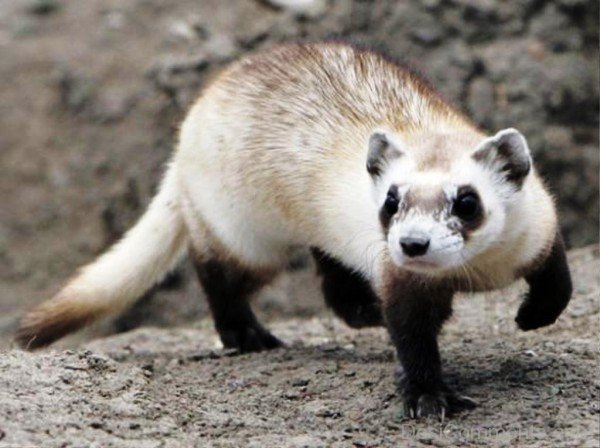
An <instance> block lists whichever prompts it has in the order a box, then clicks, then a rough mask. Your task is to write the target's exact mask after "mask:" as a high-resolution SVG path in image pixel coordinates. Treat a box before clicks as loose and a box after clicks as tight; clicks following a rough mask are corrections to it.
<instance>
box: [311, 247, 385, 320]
mask: <svg viewBox="0 0 600 448" xmlns="http://www.w3.org/2000/svg"><path fill="white" fill-rule="evenodd" d="M312 254H313V257H314V258H315V262H316V263H317V271H318V273H319V275H321V277H322V278H323V280H322V283H321V288H322V290H323V295H324V297H325V303H327V305H328V306H329V307H330V308H331V309H332V310H333V311H334V312H335V314H337V315H338V316H339V317H340V318H342V319H343V320H344V321H345V322H346V323H347V324H348V325H349V326H351V327H352V328H363V327H373V326H378V325H383V317H382V315H381V307H380V304H379V299H378V298H377V296H376V295H375V293H374V292H373V289H372V288H371V285H370V284H369V282H367V281H366V280H365V279H364V278H363V277H362V276H361V275H360V274H358V273H356V272H352V271H351V270H350V269H348V268H347V267H345V266H344V265H342V264H341V263H340V262H339V261H337V260H336V259H334V258H332V257H330V256H329V255H327V254H326V253H324V252H322V251H320V250H319V249H314V248H313V249H312Z"/></svg>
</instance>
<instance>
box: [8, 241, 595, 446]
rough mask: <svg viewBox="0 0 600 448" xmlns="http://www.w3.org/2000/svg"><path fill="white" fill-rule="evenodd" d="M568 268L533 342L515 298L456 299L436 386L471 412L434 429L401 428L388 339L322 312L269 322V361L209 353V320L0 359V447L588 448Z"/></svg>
mask: <svg viewBox="0 0 600 448" xmlns="http://www.w3.org/2000/svg"><path fill="white" fill-rule="evenodd" d="M570 259H571V263H572V266H573V271H574V282H575V287H576V293H575V296H574V298H573V301H572V303H571V305H570V306H569V308H568V309H567V311H566V312H565V313H564V315H563V316H562V317H561V318H560V319H559V321H558V322H557V323H556V324H555V325H554V326H552V327H549V328H546V329H544V330H541V331H537V332H533V333H522V332H518V331H517V330H516V328H515V325H514V323H513V318H514V315H515V312H516V309H517V306H518V302H519V293H520V292H521V291H522V286H523V285H517V286H515V287H513V288H511V289H508V290H505V291H501V292H498V293H494V294H489V295H474V296H469V297H460V298H458V300H457V301H456V309H455V317H453V319H452V320H451V322H450V323H449V324H448V325H447V326H446V328H445V329H444V332H443V335H442V337H441V345H442V351H443V357H444V359H445V366H446V375H447V378H448V380H449V383H450V384H451V385H452V386H453V387H455V388H456V389H458V390H460V391H462V392H463V393H464V394H466V395H469V396H471V397H472V398H474V399H475V400H476V401H477V402H478V403H479V406H478V407H477V409H475V410H474V411H471V412H469V413H464V414H460V415H457V416H455V417H454V418H452V419H448V420H446V421H444V422H443V423H442V422H439V421H435V420H428V421H427V420H426V421H419V422H414V421H406V420H405V419H404V418H403V416H402V413H401V411H400V398H399V395H398V394H397V393H396V391H395V388H394V381H393V370H394V353H393V349H392V347H391V345H390V343H389V341H388V338H387V335H386V333H385V331H384V330H383V329H371V330H362V331H354V330H349V329H347V328H346V327H344V325H343V324H341V323H340V322H339V321H337V320H336V319H334V318H333V317H331V316H329V315H328V314H327V313H324V314H322V315H321V316H320V317H314V318H310V319H298V318H294V319H287V320H275V321H273V322H271V323H270V327H271V328H272V330H273V331H274V333H275V334H277V335H278V336H280V337H281V338H283V339H284V340H285V341H286V342H287V344H288V346H287V347H285V348H282V349H278V350H274V351H272V352H268V353H259V354H251V355H238V354H236V353H235V352H231V351H223V350H221V349H219V345H218V341H217V338H216V334H215V332H214V331H213V330H212V327H211V325H212V324H211V322H210V320H202V321H200V322H198V323H197V324H196V325H194V326H192V327H186V328H173V329H157V328H141V329H137V330H134V331H132V332H129V333H124V334H121V335H118V336H112V337H108V338H105V339H99V340H95V341H91V342H88V343H84V344H83V345H82V346H80V347H79V348H77V349H75V350H67V351H60V350H59V351H52V350H51V351H47V352H39V353H34V354H32V353H26V352H22V351H19V350H9V351H7V352H4V353H3V354H2V356H1V358H0V438H1V439H0V447H17V446H19V447H20V446H40V447H41V446H43V447H47V446H57V447H58V446H65V447H66V446H98V447H109V446H114V447H128V446H129V447H178V446H223V447H240V446H252V447H261V448H262V447H320V446H323V447H326V446H327V447H329V446H340V447H346V446H350V447H352V446H354V447H387V446H410V447H412V446H414V447H423V446H494V447H502V446H506V447H514V446H519V447H550V446H552V447H597V446H598V440H599V437H600V401H599V400H600V375H599V371H600V370H599V369H598V367H599V365H598V364H599V363H598V359H599V355H600V353H599V344H598V338H597V336H598V332H599V330H600V321H599V319H600V279H599V274H598V273H599V272H600V259H599V254H598V250H597V248H588V249H581V250H578V251H575V252H573V253H571V256H570ZM292 275H301V276H302V275H304V274H292ZM305 280H306V278H305ZM312 286H314V285H312Z"/></svg>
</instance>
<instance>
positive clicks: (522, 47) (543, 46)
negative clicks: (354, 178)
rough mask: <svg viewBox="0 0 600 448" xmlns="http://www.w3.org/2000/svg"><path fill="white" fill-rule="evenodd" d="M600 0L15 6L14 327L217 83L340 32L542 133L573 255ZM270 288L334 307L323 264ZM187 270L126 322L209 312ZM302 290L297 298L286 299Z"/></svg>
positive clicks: (137, 187) (153, 1)
mask: <svg viewBox="0 0 600 448" xmlns="http://www.w3.org/2000/svg"><path fill="white" fill-rule="evenodd" d="M598 5H599V2H598V1H595V0H552V1H550V0H515V1H508V0H505V1H502V0H420V1H391V0H378V1H367V0H331V1H327V0H316V1H313V0H297V1H294V0H278V1H275V0H273V1H267V0H261V1H259V0H226V1H223V0H196V1H192V0H86V1H66V0H26V1H25V0H2V1H0V54H1V57H0V81H1V82H0V167H1V174H2V175H1V176H0V192H1V194H2V206H1V207H0V326H1V324H2V322H4V323H7V322H9V321H12V320H14V317H15V316H17V315H18V313H19V312H20V310H21V309H22V308H23V307H26V306H29V305H31V304H33V303H35V302H37V301H40V300H42V299H44V298H47V297H48V296H49V295H51V294H52V293H53V292H55V291H56V290H57V289H58V288H59V287H60V286H61V285H62V284H63V283H64V281H65V280H66V279H67V278H68V277H69V276H70V275H71V274H72V273H73V271H74V270H75V269H76V268H77V267H78V266H80V265H81V264H83V263H86V262H88V261H90V260H91V259H92V258H93V257H94V256H95V255H96V254H98V253H99V252H101V251H102V250H103V249H105V248H106V247H107V246H108V245H110V244H111V243H112V242H114V241H115V239H117V238H118V237H119V236H120V235H121V234H122V233H123V232H124V231H125V230H126V229H127V228H128V227H130V226H131V225H132V224H133V223H134V221H135V220H136V219H137V218H138V217H139V216H140V215H141V213H142V211H143V210H144V208H145V206H146V205H147V204H148V201H149V199H150V197H151V196H152V194H153V192H154V190H155V187H156V185H157V183H158V181H159V179H160V175H161V172H162V168H163V166H164V163H165V161H166V160H167V159H168V157H169V154H170V152H171V150H172V149H173V147H174V145H175V140H176V130H177V126H178V123H179V122H180V121H181V119H182V117H183V116H184V114H185V111H186V109H187V108H188V106H189V105H190V104H191V102H192V101H193V100H194V98H195V97H196V95H197V94H198V92H199V90H200V88H201V87H202V85H203V83H204V82H205V81H206V80H207V79H208V78H209V77H210V76H211V75H213V74H214V73H216V72H217V71H218V70H219V69H220V68H221V67H223V66H224V65H225V64H227V63H228V62H229V61H231V60H233V59H235V58H237V57H239V56H241V55H243V54H244V53H246V52H248V51H253V50H256V49H259V48H262V47H266V46H269V45H271V44H273V43H274V42H281V41H289V40H295V39H318V38H322V37H326V36H331V35H332V34H335V35H337V36H341V37H347V38H352V39H358V40H361V41H363V42H366V43H372V44H376V45H381V46H383V47H384V48H386V49H387V50H388V51H389V52H390V53H391V54H393V55H395V56H398V57H400V58H401V59H404V60H407V61H410V62H411V63H412V65H413V66H414V67H415V68H416V69H417V70H419V71H421V72H422V73H424V74H425V75H426V77H427V78H429V80H430V81H431V82H432V83H433V84H434V85H435V86H436V87H437V88H438V89H439V90H440V91H441V92H442V94H443V95H444V96H445V97H447V98H448V99H449V100H450V101H451V102H453V103H454V104H455V105H456V106H457V107H458V108H459V109H461V110H462V111H464V112H465V113H467V114H468V115H469V116H470V117H472V118H473V120H474V121H475V122H477V123H479V124H480V125H481V126H482V127H483V128H484V129H486V130H488V131H489V132H495V131H497V130H499V129H502V128H505V127H509V126H513V127H517V128H519V129H520V130H521V131H522V132H523V133H524V134H525V135H526V136H527V138H528V140H529V143H530V146H531V148H532V150H533V152H534V157H535V159H536V161H537V167H538V169H539V170H540V171H541V172H542V174H543V175H544V177H545V178H546V179H547V182H548V184H549V187H550V189H551V190H552V192H553V193H554V195H555V196H556V198H557V202H558V204H559V210H560V215H561V224H562V227H563V230H564V234H565V237H566V241H567V244H568V245H569V247H580V246H584V245H588V244H592V243H596V242H597V241H598V213H599V210H598V186H599V184H598V182H599V181H598V171H599V161H598V159H599V150H598V124H599V123H598V112H599V111H598V99H599V97H598V85H599V79H598V76H599V75H598V14H599V11H598ZM294 269H296V270H297V271H298V272H299V275H296V276H292V277H291V278H290V277H284V278H282V279H280V280H279V282H280V284H279V288H277V287H276V288H273V289H271V290H267V291H266V292H265V293H264V294H263V295H262V296H261V298H260V307H261V309H262V312H263V313H265V314H267V315H268V314H270V313H271V312H272V313H273V314H276V315H277V316H282V315H285V314H290V315H291V314H293V315H311V314H314V313H317V312H319V310H320V309H321V308H322V304H321V301H322V300H321V298H320V295H319V293H318V285H317V284H316V281H314V276H313V274H312V271H311V270H310V262H308V261H307V260H306V259H304V258H303V257H302V256H300V257H299V259H298V260H296V263H295V266H294ZM192 280H194V279H193V275H192V272H191V269H190V268H189V266H188V265H187V264H184V265H183V266H182V267H181V268H179V270H178V271H177V273H175V274H174V275H173V276H171V277H170V278H169V279H168V280H167V282H166V283H165V284H163V285H162V286H161V287H159V288H157V290H156V291H153V292H152V293H150V294H148V296H147V297H145V299H144V300H143V301H142V302H141V303H140V304H139V305H138V306H137V308H136V310H135V312H134V313H131V312H130V313H129V314H127V315H125V316H123V317H121V318H119V319H118V320H117V321H116V322H115V323H113V324H111V325H112V328H111V330H110V331H115V330H116V331H121V330H126V329H129V328H132V327H135V326H137V325H140V324H142V323H146V324H147V323H151V324H156V325H172V324H174V323H177V322H185V321H187V322H190V321H193V320H194V319H197V318H198V317H199V316H201V315H205V304H204V301H202V300H199V296H200V295H201V292H200V291H199V287H198V286H197V284H196V282H195V280H194V281H192ZM281 291H287V292H285V295H287V296H290V295H291V296H293V300H289V299H288V300H283V299H284V297H283V294H284V293H282V292H281Z"/></svg>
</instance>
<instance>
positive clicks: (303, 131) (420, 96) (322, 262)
mask: <svg viewBox="0 0 600 448" xmlns="http://www.w3.org/2000/svg"><path fill="white" fill-rule="evenodd" d="M295 246H305V247H309V248H311V249H312V252H313V255H314V257H315V260H316V263H317V266H318V270H319V272H320V274H321V275H322V277H323V278H322V282H323V292H324V295H325V298H326V301H327V303H328V304H329V305H330V306H331V307H332V308H333V309H334V311H335V312H336V313H337V314H338V315H340V316H341V317H342V318H343V319H345V320H346V321H347V322H348V323H349V324H350V325H352V326H354V327H361V326H367V325H377V324H380V323H385V325H386V326H387V328H388V330H389V333H390V335H391V339H392V341H393V343H394V345H395V347H396V349H397V353H398V358H399V361H400V366H401V368H402V369H401V372H402V373H401V375H400V376H401V381H400V387H401V390H402V393H403V397H404V406H405V410H406V412H407V414H408V415H410V416H413V417H420V416H425V415H430V414H434V415H439V416H443V415H444V414H446V413H447V412H451V411H455V410H458V409H460V408H461V407H468V406H471V405H472V402H470V401H469V400H467V399H463V398H460V397H458V396H457V395H455V394H454V393H452V391H450V390H449V389H448V388H447V387H446V386H445V384H444V382H443V379H442V369H441V362H440V355H439V351H438V344H437V334H438V331H439V330H440V327H441V326H442V323H443V322H444V321H445V320H446V319H447V318H448V316H450V313H451V303H452V296H453V294H454V293H455V292H457V291H481V290H490V289H496V288H500V287H503V286H506V285H508V284H510V283H512V282H514V281H515V280H517V279H519V278H521V277H524V278H525V279H526V281H527V282H528V283H529V286H530V289H529V293H528V294H527V296H526V297H525V299H524V301H523V303H522V305H521V307H520V309H519V312H518V315H517V318H516V321H517V323H518V325H519V327H520V328H521V329H523V330H530V329H534V328H538V327H541V326H544V325H549V324H551V323H553V322H554V321H555V320H556V318H557V317H558V316H559V314H560V313H561V312H562V310H563V309H564V308H565V307H566V305H567V303H568V301H569V298H570V296H571V290H572V287H571V279H570V274H569V268H568V266H567V261H566V258H565V251H564V247H563V242H562V239H561V236H560V234H559V232H558V226H557V218H556V212H555V208H554V205H553V201H552V198H551V197H550V195H549V194H548V193H547V192H546V190H545V188H544V185H543V184H542V182H541V180H540V179H539V177H538V175H537V174H536V172H535V170H534V168H533V165H532V159H531V156H530V153H529V148H528V146H527V141H526V140H525V138H524V137H523V135H522V134H521V133H520V132H519V131H517V130H516V129H505V130H502V131H500V132H498V133H497V134H495V135H492V136H487V135H485V134H484V133H482V131H480V130H479V129H477V127H475V126H474V125H473V124H472V123H471V122H470V121H469V120H468V119H467V118H465V117H464V116H463V115H462V114H460V113H459V112H457V111H456V110H455V109H454V108H452V107H451V106H450V105H448V104H447V103H446V102H444V101H443V100H442V99H441V98H440V97H439V96H438V95H437V94H436V92H435V91H434V90H432V89H431V88H430V87H429V86H428V85H427V84H426V83H424V81H422V80H421V79H420V78H419V77H417V76H416V75H414V74H412V73H411V72H409V71H407V70H406V69H405V68H403V67H402V66H400V65H398V64H397V63H395V62H393V61H391V60H390V59H388V58H386V57H384V56H382V55H380V54H378V53H376V52H373V51H369V50H365V49H360V48H357V47H353V46H350V45H346V44H342V43H333V42H330V43H316V44H290V45H282V46H278V47H276V48H274V49H271V50H270V51H264V52H260V53H257V54H254V55H251V56H247V57H244V58H243V59H241V60H240V61H238V62H236V63H233V64H232V65H230V66H229V67H228V68H227V69H225V70H224V71H223V72H222V73H221V74H220V76H218V77H217V78H216V79H215V80H214V82H212V83H211V84H210V85H209V86H208V87H207V88H206V89H205V91H204V92H203V93H202V95H201V96H200V98H199V99H198V101H197V102H196V103H195V105H194V106H193V107H192V109H191V110H190V112H189V114H188V115H187V118H186V119H185V121H184V122H183V125H182V127H181V132H180V136H179V145H178V148H177V151H176V152H175V154H174V155H173V158H172V161H171V163H170V165H169V167H168V169H167V172H166V174H165V177H164V180H163V182H162V185H161V187H160V191H159V192H158V194H157V195H156V197H155V198H154V200H153V201H152V203H151V204H150V206H149V208H148V210H147V211H146V213H145V214H144V215H143V217H142V218H141V219H140V220H139V222H138V223H137V224H136V225H135V227H133V228H132V229H131V230H130V231H129V232H128V233H127V234H126V235H125V236H124V237H123V239H122V240H121V241H120V242H119V243H117V244H116V245H115V246H114V247H113V248H112V249H110V250H109V251H108V252H106V253H105V254H104V255H102V256H100V257H99V258H98V259H97V260H95V261H94V262H92V263H91V264H90V265H88V266H86V267H84V268H83V269H82V270H81V271H80V272H79V273H78V274H77V275H76V276H75V277H74V278H73V279H72V280H71V281H70V282H69V283H68V284H67V285H66V286H65V288H64V289H62V290H61V291H60V292H59V293H58V294H57V295H56V296H55V297H54V298H52V299H51V300H49V301H47V302H44V303H42V304H41V305H39V306H37V307H36V308H34V309H33V310H31V311H30V312H28V313H26V314H25V316H24V317H23V319H22V321H21V327H20V329H19V331H18V335H17V339H18V341H19V342H20V344H21V345H23V346H25V347H28V348H34V347H40V346H43V345H46V344H49V343H51V342H52V341H54V340H56V339H58V338H60V337H61V336H63V335H65V334H67V333H69V332H71V331H74V330H76V329H78V328H80V327H82V326H83V325H85V324H87V323H89V322H91V321H93V320H95V319H97V318H99V317H102V316H105V315H108V314H114V313H117V312H119V311H121V310H123V309H124V308H126V307H128V306H130V305H131V304H132V303H134V302H135V300H136V299H138V298H139V297H140V296H141V295H142V294H143V293H144V292H145V291H146V290H147V289H149V288H150V287H151V286H152V285H153V284H155V283H156V282H158V281H159V280H161V279H162V278H163V276H164V275H165V273H167V272H168V271H169V270H170V269H172V268H173V266H174V265H175V263H176V262H177V261H178V260H179V259H180V258H181V257H182V256H183V255H184V253H185V252H186V249H188V248H189V249H190V253H191V255H192V256H193V259H194V261H195V264H196V269H197V271H198V276H199V278H200V281H201V283H202V286H203V287H204V290H205V291H206V294H207V296H208V300H209V303H210V308H211V310H212V314H213V317H214V320H215V325H216V328H217V330H218V332H219V334H220V336H221V339H222V341H223V344H224V345H225V346H226V347H235V348H237V349H239V350H241V351H256V350H262V349H270V348H274V347H278V346H280V345H281V342H280V341H279V340H278V339H277V338H276V337H275V336H273V335H272V334H271V333H270V332H269V331H268V330H267V329H266V328H265V327H263V326H262V325H261V324H260V322H258V321H257V319H256V317H255V315H254V313H253V312H252V310H251V308H250V305H249V302H248V299H249V297H250V296H251V295H252V294H253V293H255V292H256V291H257V290H258V289H259V288H260V287H261V286H263V285H264V284H265V283H267V282H268V281H269V280H270V279H271V278H272V277H273V276H274V275H275V274H276V273H277V272H279V271H281V269H282V267H284V266H285V264H286V260H287V257H288V254H289V252H290V248H291V247H295Z"/></svg>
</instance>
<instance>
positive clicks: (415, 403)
mask: <svg viewBox="0 0 600 448" xmlns="http://www.w3.org/2000/svg"><path fill="white" fill-rule="evenodd" d="M403 407H404V416H405V417H407V418H413V419H415V418H423V417H437V418H438V419H440V420H441V421H444V419H445V418H446V416H452V415H455V414H457V413H459V412H463V411H467V410H471V409H474V408H475V407H477V403H476V402H475V401H474V400H473V399H471V398H469V397H465V396H461V395H456V394H455V393H453V392H437V393H423V394H406V393H405V394H404V403H403Z"/></svg>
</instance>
